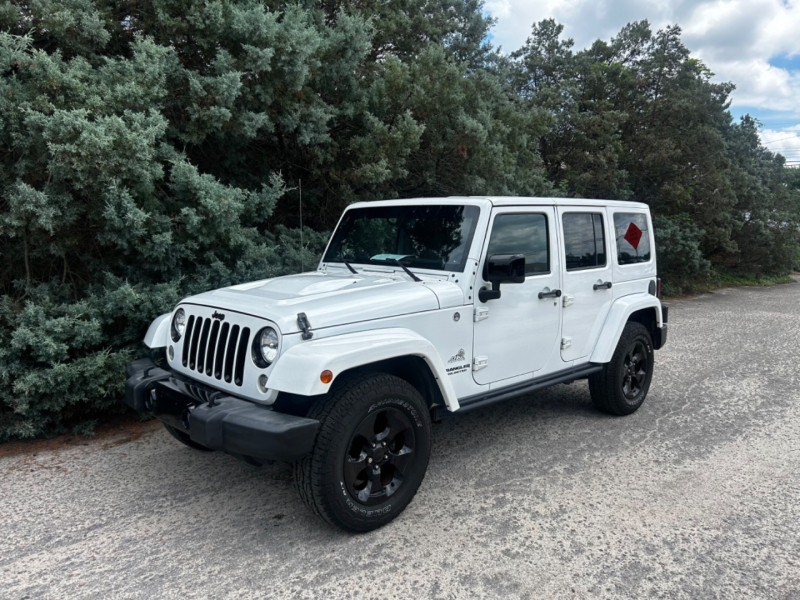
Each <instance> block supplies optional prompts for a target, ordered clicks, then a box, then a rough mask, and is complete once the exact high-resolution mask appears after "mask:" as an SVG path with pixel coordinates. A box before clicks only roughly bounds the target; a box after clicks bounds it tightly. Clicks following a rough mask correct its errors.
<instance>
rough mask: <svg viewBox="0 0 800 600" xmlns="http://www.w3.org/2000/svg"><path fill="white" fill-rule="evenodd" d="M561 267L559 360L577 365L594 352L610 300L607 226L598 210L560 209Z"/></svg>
mask: <svg viewBox="0 0 800 600" xmlns="http://www.w3.org/2000/svg"><path fill="white" fill-rule="evenodd" d="M558 216H559V221H560V223H561V233H562V236H561V240H562V242H561V253H562V260H563V264H564V273H563V296H562V304H563V307H564V312H563V325H562V334H561V358H562V360H564V361H580V360H581V359H584V358H586V357H588V356H589V354H590V353H591V352H592V349H593V348H594V345H595V343H596V342H597V338H598V336H599V335H600V329H601V328H602V326H603V322H604V321H605V318H606V315H607V314H608V311H609V309H610V307H611V302H612V300H613V297H614V296H613V294H614V293H613V290H612V286H613V281H612V267H611V264H610V260H609V256H608V244H609V239H610V236H609V226H608V221H607V218H606V211H605V209H604V208H601V207H562V208H559V209H558Z"/></svg>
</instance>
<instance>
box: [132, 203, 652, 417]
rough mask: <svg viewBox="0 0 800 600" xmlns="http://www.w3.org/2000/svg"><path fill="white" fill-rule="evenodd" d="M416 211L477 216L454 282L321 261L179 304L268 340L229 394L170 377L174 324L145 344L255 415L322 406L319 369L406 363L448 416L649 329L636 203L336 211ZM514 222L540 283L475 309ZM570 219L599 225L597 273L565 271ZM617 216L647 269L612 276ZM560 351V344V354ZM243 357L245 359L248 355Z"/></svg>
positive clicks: (437, 275)
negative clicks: (542, 251)
mask: <svg viewBox="0 0 800 600" xmlns="http://www.w3.org/2000/svg"><path fill="white" fill-rule="evenodd" d="M419 203H429V204H455V205H473V206H477V207H479V208H480V217H479V219H478V223H477V228H476V231H475V236H474V239H473V241H472V244H471V247H470V248H469V250H468V254H467V256H468V258H467V263H466V267H465V268H464V270H463V271H462V272H458V273H453V272H445V271H434V270H425V269H413V272H414V274H415V275H417V276H418V277H419V278H421V279H422V282H415V281H412V280H411V279H410V278H409V276H408V275H407V274H406V273H404V272H403V270H402V269H401V268H399V267H394V266H374V265H363V264H354V265H353V266H354V267H355V268H356V270H357V271H358V273H357V274H353V273H351V272H350V271H349V270H348V269H347V268H346V267H345V265H344V264H340V263H330V264H327V263H325V262H321V263H320V264H319V266H318V267H317V270H316V271H314V272H310V273H302V274H299V275H292V276H287V277H279V278H275V279H267V280H263V281H256V282H252V283H246V284H242V285H236V286H232V287H228V288H223V289H220V290H214V291H210V292H206V293H203V294H199V295H197V296H193V297H190V298H187V299H185V300H183V301H182V302H181V303H180V304H179V305H178V306H176V307H175V310H177V309H178V308H183V309H184V310H185V311H186V314H187V318H188V317H189V315H195V316H199V317H202V318H204V319H212V318H217V317H213V315H214V314H215V313H216V314H217V315H223V320H222V321H220V322H225V323H229V324H230V325H231V326H232V325H233V324H237V325H239V326H240V327H241V328H244V327H248V328H249V329H250V335H251V337H250V339H251V340H252V336H254V335H255V334H256V333H257V331H259V330H260V329H261V328H262V327H266V326H270V327H273V328H274V329H275V330H276V331H277V332H278V335H279V338H280V347H279V355H278V358H277V359H276V360H275V361H274V362H273V363H272V364H271V365H270V366H269V367H267V368H265V369H262V368H259V367H258V366H257V365H256V364H255V363H254V361H253V359H252V358H251V357H250V356H249V355H248V356H247V357H246V360H245V363H244V368H243V377H242V383H241V384H240V385H236V384H235V383H234V382H231V383H227V382H225V381H224V380H220V379H218V378H216V377H215V376H214V373H212V374H211V375H208V374H207V373H205V372H203V373H199V372H197V371H196V370H193V369H190V368H187V367H186V366H184V365H183V364H182V360H181V357H182V356H183V352H184V347H183V346H184V342H186V339H185V337H184V338H181V339H179V340H177V341H173V340H172V338H171V335H170V330H171V325H170V323H171V319H172V315H173V314H174V311H173V313H169V314H166V315H161V316H160V317H158V318H157V319H156V320H155V321H153V324H152V325H151V326H150V328H149V329H148V332H147V335H146V336H145V344H146V345H147V346H149V347H151V348H160V347H168V348H169V347H172V353H173V358H168V364H169V366H170V368H172V369H173V370H175V371H177V372H179V373H181V374H182V375H185V376H187V377H189V378H192V379H195V380H197V381H198V382H201V383H203V384H205V385H208V386H210V387H213V388H216V389H219V390H223V391H226V392H229V393H231V394H233V395H236V396H239V397H242V398H246V399H250V400H253V401H255V402H259V403H265V404H269V403H271V402H274V400H275V398H276V397H277V393H276V392H286V393H292V394H298V395H302V396H313V395H319V394H324V393H325V392H327V391H328V389H330V384H324V383H322V381H321V380H320V374H321V372H322V371H325V370H329V371H331V372H332V373H333V376H334V380H335V378H336V377H338V376H340V375H341V374H343V373H345V372H346V371H348V370H349V369H353V368H357V367H364V366H367V365H369V364H371V363H375V362H377V361H381V360H385V359H391V358H395V357H403V356H416V357H419V358H421V359H422V360H424V362H425V365H427V368H429V369H430V371H431V374H432V375H433V378H434V379H435V381H436V384H437V386H438V388H439V391H440V392H441V396H442V399H443V401H444V404H445V406H446V407H447V408H448V409H449V410H451V411H454V410H457V409H458V408H459V399H464V398H467V397H470V396H476V395H480V394H481V393H484V392H488V391H490V390H492V391H494V390H498V389H502V388H503V387H506V386H511V385H517V384H519V383H520V382H525V381H534V380H536V379H538V378H540V377H545V376H548V375H553V374H555V373H558V372H559V371H563V370H565V369H569V368H575V367H579V366H581V365H584V364H588V363H590V362H591V363H605V362H608V361H609V360H611V356H612V355H613V353H614V349H615V348H616V345H617V341H618V339H619V336H620V334H621V333H622V329H623V328H624V326H625V323H626V322H627V321H628V318H629V317H630V315H631V314H632V313H634V312H635V311H637V310H641V309H645V308H653V309H655V311H656V314H657V318H658V325H659V326H660V325H662V317H661V303H660V301H659V300H658V299H657V298H656V297H655V296H653V295H651V294H649V293H648V286H649V285H650V282H654V281H655V276H656V258H655V243H654V240H653V239H652V223H651V220H650V215H649V210H648V207H647V206H646V205H645V204H640V203H635V202H618V201H605V200H602V201H601V200H574V199H554V198H496V197H485V198H483V197H469V198H446V199H439V198H436V199H421V200H420V199H416V200H395V201H384V202H371V203H359V204H354V205H352V206H351V207H350V208H349V209H348V210H350V209H352V208H357V207H361V206H365V205H369V206H381V205H413V204H419ZM520 212H522V213H525V212H536V213H539V214H544V215H546V217H547V220H548V224H549V236H550V237H549V241H548V244H549V256H550V272H549V273H547V274H536V275H529V276H528V277H526V280H525V283H524V284H503V285H502V286H501V292H502V296H501V298H499V299H496V300H490V301H488V302H485V303H483V302H481V301H480V300H479V299H478V290H479V289H480V288H481V287H484V286H487V285H488V284H487V282H485V281H484V280H483V277H482V273H483V265H484V262H485V260H486V258H487V256H486V251H487V245H488V239H489V236H490V233H491V225H492V223H493V220H494V218H495V217H496V216H497V215H499V214H503V213H520ZM569 212H583V213H585V212H592V213H597V214H601V215H602V216H603V222H604V227H605V232H604V233H605V239H606V253H607V258H606V265H604V266H602V267H597V268H587V269H584V270H579V271H571V272H569V271H567V270H566V268H565V265H566V256H565V252H564V240H563V228H562V220H561V219H562V216H563V215H564V214H566V213H569ZM616 212H624V213H640V214H643V215H646V219H647V223H648V231H647V232H646V235H648V236H650V247H651V258H650V260H649V262H644V263H637V264H632V265H624V266H620V265H619V264H618V261H617V247H616V243H615V242H614V217H613V215H614V213H616ZM608 281H610V282H612V287H611V288H610V289H603V290H594V289H593V285H594V284H595V283H598V282H608ZM552 289H560V290H562V292H563V295H562V297H561V298H558V299H549V300H541V299H539V298H538V293H539V292H540V291H550V290H552ZM298 313H305V315H306V317H307V319H308V322H309V323H310V326H311V333H312V334H313V337H312V338H311V339H309V340H304V339H303V338H302V332H301V329H300V327H299V325H298ZM211 322H213V321H211ZM220 330H221V327H220ZM565 338H569V340H568V342H567V343H566V348H565V347H564V346H565V342H564V339H565ZM190 349H191V347H190ZM244 351H246V352H248V353H249V352H250V349H249V348H247V349H246V350H244ZM168 356H169V354H168ZM209 356H210V357H211V360H212V361H216V360H217V358H216V352H214V351H211V353H210V354H209ZM220 360H221V356H220ZM476 361H477V362H478V363H482V362H483V361H485V363H486V366H485V367H482V368H478V367H480V366H481V365H480V364H475V365H474V363H475V362H476ZM473 365H474V366H473ZM473 369H475V370H473ZM262 375H265V376H266V377H267V385H266V391H265V389H264V388H263V387H259V385H257V380H258V379H259V377H260V376H262Z"/></svg>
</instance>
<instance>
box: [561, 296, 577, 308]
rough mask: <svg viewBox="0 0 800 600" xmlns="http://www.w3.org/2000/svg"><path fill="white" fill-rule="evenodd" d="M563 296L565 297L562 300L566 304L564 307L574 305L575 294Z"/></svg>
mask: <svg viewBox="0 0 800 600" xmlns="http://www.w3.org/2000/svg"><path fill="white" fill-rule="evenodd" d="M561 297H562V298H563V300H562V301H561V302H562V304H563V305H564V308H566V307H568V306H572V303H573V302H575V296H570V295H569V294H565V295H563V296H561Z"/></svg>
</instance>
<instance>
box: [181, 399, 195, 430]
mask: <svg viewBox="0 0 800 600" xmlns="http://www.w3.org/2000/svg"><path fill="white" fill-rule="evenodd" d="M193 409H194V405H192V406H188V407H187V408H186V410H184V411H183V413H181V424H182V425H183V428H184V429H185V430H186V431H189V416H190V415H191V414H192V410H193Z"/></svg>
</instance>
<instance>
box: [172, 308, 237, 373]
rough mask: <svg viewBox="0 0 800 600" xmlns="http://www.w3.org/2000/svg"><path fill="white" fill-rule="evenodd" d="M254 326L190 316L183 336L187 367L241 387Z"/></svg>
mask: <svg viewBox="0 0 800 600" xmlns="http://www.w3.org/2000/svg"><path fill="white" fill-rule="evenodd" d="M249 341H250V328H248V327H245V328H241V327H239V326H238V325H233V326H231V325H229V324H228V323H222V324H220V322H219V321H218V320H216V319H209V318H205V319H204V318H203V317H195V316H194V315H190V316H189V319H188V321H187V322H186V332H185V333H184V338H183V356H182V360H183V366H184V367H188V368H189V369H190V370H192V371H196V372H198V373H203V374H204V375H206V376H208V377H214V379H220V380H224V381H225V382H226V383H231V382H233V383H234V384H235V385H238V386H241V385H242V380H243V378H244V361H245V359H246V358H247V349H248V347H249V346H248V342H249Z"/></svg>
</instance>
